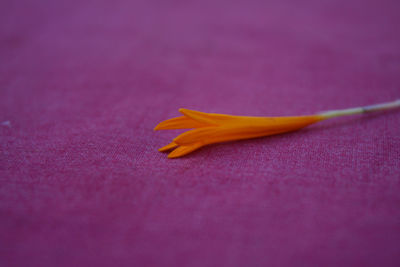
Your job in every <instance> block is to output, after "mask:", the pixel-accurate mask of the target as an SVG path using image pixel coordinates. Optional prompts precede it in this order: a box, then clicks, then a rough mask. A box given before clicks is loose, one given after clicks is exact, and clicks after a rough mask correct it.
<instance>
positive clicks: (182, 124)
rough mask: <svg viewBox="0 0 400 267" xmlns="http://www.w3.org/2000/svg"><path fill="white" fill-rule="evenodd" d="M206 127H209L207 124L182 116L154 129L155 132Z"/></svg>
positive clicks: (166, 121)
mask: <svg viewBox="0 0 400 267" xmlns="http://www.w3.org/2000/svg"><path fill="white" fill-rule="evenodd" d="M205 126H207V124H204V123H201V122H198V121H195V120H193V119H191V118H189V117H185V116H182V117H177V118H172V119H169V120H165V121H162V122H160V123H159V124H158V125H157V126H156V127H155V128H154V130H172V129H190V128H199V127H205Z"/></svg>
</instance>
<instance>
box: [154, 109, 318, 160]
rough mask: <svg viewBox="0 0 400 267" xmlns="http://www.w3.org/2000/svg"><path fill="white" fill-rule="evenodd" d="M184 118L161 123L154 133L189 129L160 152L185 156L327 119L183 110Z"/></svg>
mask: <svg viewBox="0 0 400 267" xmlns="http://www.w3.org/2000/svg"><path fill="white" fill-rule="evenodd" d="M179 112H181V113H182V114H183V115H184V116H182V117H178V118H173V119H169V120H166V121H163V122H161V123H160V124H158V125H157V126H156V127H155V128H154V130H170V129H189V128H194V130H190V131H187V132H185V133H183V134H181V135H179V136H178V137H176V138H175V139H174V140H173V142H172V143H170V144H169V145H166V146H164V147H162V148H160V149H159V151H161V152H163V151H168V150H171V149H173V148H175V150H174V151H172V152H171V153H170V154H169V155H168V157H169V158H176V157H181V156H184V155H186V154H188V153H190V152H192V151H194V150H196V149H199V148H200V147H202V146H205V145H209V144H214V143H219V142H226V141H234V140H242V139H249V138H255V137H262V136H268V135H274V134H279V133H285V132H290V131H295V130H298V129H300V128H303V127H305V126H307V125H310V124H312V123H315V122H318V121H320V120H322V119H323V117H322V116H320V115H311V116H298V117H247V116H231V115H223V114H213V113H204V112H199V111H194V110H189V109H183V108H181V109H179Z"/></svg>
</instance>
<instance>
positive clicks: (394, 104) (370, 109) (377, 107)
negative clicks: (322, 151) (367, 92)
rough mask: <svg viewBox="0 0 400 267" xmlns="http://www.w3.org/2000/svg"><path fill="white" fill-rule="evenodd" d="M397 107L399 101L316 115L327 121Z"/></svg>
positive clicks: (399, 105)
mask: <svg viewBox="0 0 400 267" xmlns="http://www.w3.org/2000/svg"><path fill="white" fill-rule="evenodd" d="M398 107H400V99H398V100H396V101H393V102H387V103H382V104H376V105H370V106H365V107H358V108H348V109H339V110H331V111H325V112H321V113H318V115H321V116H322V117H324V119H329V118H334V117H340V116H348V115H354V114H361V113H368V112H375V111H380V110H387V109H394V108H398Z"/></svg>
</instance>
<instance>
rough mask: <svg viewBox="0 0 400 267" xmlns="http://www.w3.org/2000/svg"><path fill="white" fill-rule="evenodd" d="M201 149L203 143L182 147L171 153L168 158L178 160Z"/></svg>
mask: <svg viewBox="0 0 400 267" xmlns="http://www.w3.org/2000/svg"><path fill="white" fill-rule="evenodd" d="M200 147H202V144H201V143H194V144H190V145H186V146H180V147H178V148H176V149H175V150H174V151H172V152H171V153H169V154H168V158H177V157H181V156H184V155H186V154H189V153H190V152H193V151H194V150H196V149H199V148H200Z"/></svg>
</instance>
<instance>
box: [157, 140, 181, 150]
mask: <svg viewBox="0 0 400 267" xmlns="http://www.w3.org/2000/svg"><path fill="white" fill-rule="evenodd" d="M177 146H178V144H176V143H174V142H172V143H170V144H168V145H166V146H163V147H162V148H159V149H158V151H160V152H166V151H168V150H171V149H173V148H175V147H177Z"/></svg>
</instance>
